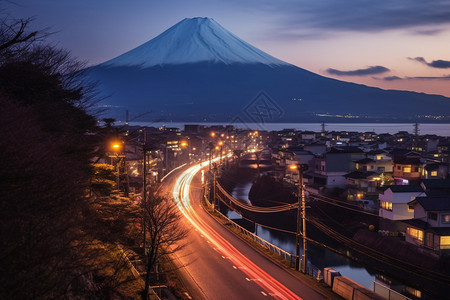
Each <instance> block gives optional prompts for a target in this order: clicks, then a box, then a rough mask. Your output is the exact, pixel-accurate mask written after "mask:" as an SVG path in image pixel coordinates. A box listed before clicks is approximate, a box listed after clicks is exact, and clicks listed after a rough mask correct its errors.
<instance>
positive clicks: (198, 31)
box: [102, 17, 289, 68]
mask: <svg viewBox="0 0 450 300" xmlns="http://www.w3.org/2000/svg"><path fill="white" fill-rule="evenodd" d="M197 62H209V63H224V64H233V63H250V64H255V63H260V64H265V65H270V66H274V65H289V64H288V63H286V62H283V61H281V60H279V59H277V58H275V57H273V56H271V55H269V54H267V53H265V52H263V51H261V50H259V49H258V48H256V47H253V46H252V45H250V44H248V43H247V42H245V41H243V40H241V39H240V38H238V37H237V36H235V35H234V34H232V33H231V32H229V31H228V30H226V29H225V28H223V27H222V26H221V25H220V24H219V23H217V22H216V21H215V20H213V19H211V18H206V17H195V18H186V19H184V20H182V21H180V22H178V23H177V24H175V25H174V26H172V27H170V28H169V29H167V30H166V31H164V32H163V33H161V34H160V35H158V36H157V37H155V38H154V39H152V40H150V41H148V42H146V43H144V44H142V45H141V46H138V47H137V48H134V49H133V50H130V51H128V52H126V53H124V54H122V55H120V56H118V57H116V58H114V59H112V60H109V61H107V62H105V63H103V64H102V65H105V66H139V67H141V68H149V67H153V66H158V65H177V64H190V63H197Z"/></svg>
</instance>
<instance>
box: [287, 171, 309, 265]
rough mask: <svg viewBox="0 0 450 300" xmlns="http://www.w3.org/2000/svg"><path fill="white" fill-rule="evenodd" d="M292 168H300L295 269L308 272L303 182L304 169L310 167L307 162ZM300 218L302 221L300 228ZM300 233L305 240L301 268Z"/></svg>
mask: <svg viewBox="0 0 450 300" xmlns="http://www.w3.org/2000/svg"><path fill="white" fill-rule="evenodd" d="M290 168H291V169H297V170H298V203H297V232H296V236H295V254H296V256H297V259H296V261H295V269H296V270H297V271H302V273H306V203H305V187H304V184H303V171H306V170H307V169H308V165H306V164H298V165H293V166H290ZM300 219H301V221H302V224H301V229H300ZM300 234H301V236H302V242H303V255H302V260H301V261H302V267H301V268H300Z"/></svg>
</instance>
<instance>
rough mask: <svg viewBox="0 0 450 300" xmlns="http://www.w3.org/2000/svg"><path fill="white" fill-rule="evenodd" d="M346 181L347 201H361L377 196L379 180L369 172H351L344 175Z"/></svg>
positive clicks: (378, 177) (376, 174) (376, 175)
mask: <svg viewBox="0 0 450 300" xmlns="http://www.w3.org/2000/svg"><path fill="white" fill-rule="evenodd" d="M345 178H346V179H347V199H348V200H361V199H363V198H364V199H367V198H371V196H376V195H378V190H377V188H379V187H380V183H381V178H380V175H379V174H378V173H375V172H371V171H353V172H350V173H348V174H346V175H345Z"/></svg>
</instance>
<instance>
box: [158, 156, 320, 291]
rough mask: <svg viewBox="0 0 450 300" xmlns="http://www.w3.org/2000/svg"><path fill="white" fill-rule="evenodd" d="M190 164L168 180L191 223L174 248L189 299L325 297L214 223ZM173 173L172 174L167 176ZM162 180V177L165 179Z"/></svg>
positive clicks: (195, 168)
mask: <svg viewBox="0 0 450 300" xmlns="http://www.w3.org/2000/svg"><path fill="white" fill-rule="evenodd" d="M205 166H206V163H203V164H202V165H194V166H192V167H190V168H188V169H186V170H184V171H183V172H182V173H181V174H180V175H178V176H177V177H176V179H175V178H173V179H170V180H169V182H172V183H173V196H174V200H175V201H176V203H177V205H178V207H179V208H180V211H181V213H182V215H183V216H184V218H183V220H182V222H183V223H184V226H188V227H189V228H191V230H190V233H189V235H188V238H187V245H186V246H185V248H183V249H182V250H181V251H179V252H177V253H176V254H175V256H176V261H175V263H176V265H177V266H178V267H180V273H181V276H182V277H183V281H184V282H185V284H186V285H187V286H188V287H189V290H190V297H192V299H270V298H273V299H326V298H328V297H325V296H323V295H322V294H320V293H319V292H317V291H315V290H314V289H312V288H311V287H310V286H308V285H306V284H305V283H304V282H302V281H301V280H300V279H299V278H297V276H294V275H293V274H292V272H293V271H292V270H286V269H285V268H284V267H282V266H280V265H278V264H276V263H274V262H273V261H271V260H270V259H268V258H267V257H266V256H264V255H262V254H261V253H260V252H258V251H256V250H255V249H253V248H252V247H250V246H249V245H248V244H247V243H246V242H244V241H242V240H241V239H240V238H238V237H237V236H235V235H234V234H233V233H231V232H230V231H228V230H227V229H226V228H224V227H223V226H222V225H220V224H219V223H217V222H216V221H215V220H214V219H213V218H212V217H211V216H210V215H209V214H208V213H207V212H205V211H204V209H203V208H202V206H201V204H200V197H201V182H200V179H199V177H200V176H196V175H199V174H198V173H199V171H200V170H201V168H202V167H205ZM173 177H175V176H173ZM166 185H167V182H166Z"/></svg>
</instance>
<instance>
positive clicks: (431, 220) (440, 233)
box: [404, 195, 450, 254]
mask: <svg viewBox="0 0 450 300" xmlns="http://www.w3.org/2000/svg"><path fill="white" fill-rule="evenodd" d="M408 205H409V206H410V207H412V208H413V210H414V219H412V220H405V221H404V223H405V224H406V238H405V240H406V242H409V243H412V244H414V245H417V246H419V247H422V248H424V249H429V250H432V251H433V252H437V253H440V254H442V253H450V195H447V196H440V197H432V196H431V197H430V196H425V197H416V198H415V199H414V200H412V201H410V202H409V203H408Z"/></svg>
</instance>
